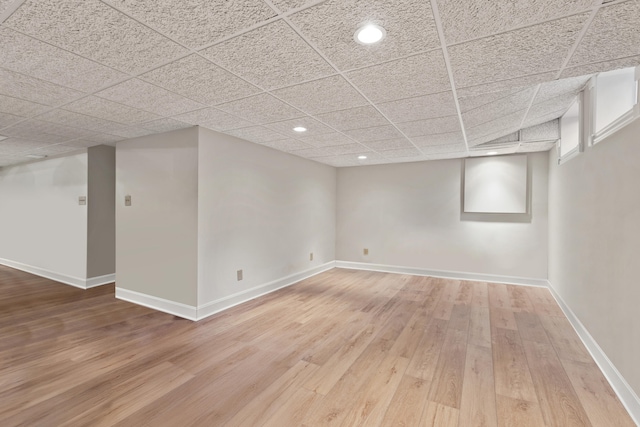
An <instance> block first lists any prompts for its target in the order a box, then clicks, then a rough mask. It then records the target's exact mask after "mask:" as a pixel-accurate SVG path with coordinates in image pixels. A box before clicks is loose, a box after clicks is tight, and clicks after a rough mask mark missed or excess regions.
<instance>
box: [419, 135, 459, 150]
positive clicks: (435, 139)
mask: <svg viewBox="0 0 640 427" xmlns="http://www.w3.org/2000/svg"><path fill="white" fill-rule="evenodd" d="M411 141H413V143H414V144H416V145H417V146H418V147H424V146H427V145H447V144H464V137H463V136H462V132H449V133H440V134H437V135H425V136H417V137H413V138H411Z"/></svg>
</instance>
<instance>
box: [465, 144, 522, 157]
mask: <svg viewBox="0 0 640 427" xmlns="http://www.w3.org/2000/svg"><path fill="white" fill-rule="evenodd" d="M519 146H520V144H519V143H515V144H502V145H498V146H486V147H484V146H480V147H475V148H473V149H472V150H471V151H470V152H469V154H470V155H471V156H473V157H480V156H486V155H487V153H488V152H489V151H490V152H492V155H494V154H513V153H515V152H517V151H518V147H519Z"/></svg>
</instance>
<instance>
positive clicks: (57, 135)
mask: <svg viewBox="0 0 640 427" xmlns="http://www.w3.org/2000/svg"><path fill="white" fill-rule="evenodd" d="M93 133H94V132H93V131H88V130H83V129H78V128H73V127H70V126H64V125H60V124H57V123H50V122H44V121H41V120H33V119H30V120H25V121H23V122H20V123H18V124H16V125H14V126H11V127H8V128H6V129H3V130H2V134H3V135H6V136H12V137H15V138H21V139H26V140H31V141H42V142H46V143H49V144H56V143H60V142H64V141H68V140H70V139H76V138H82V137H85V136H89V135H92V134H93Z"/></svg>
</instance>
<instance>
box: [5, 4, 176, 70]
mask: <svg viewBox="0 0 640 427" xmlns="http://www.w3.org/2000/svg"><path fill="white" fill-rule="evenodd" d="M5 25H6V26H7V27H10V28H14V29H16V30H18V31H20V32H22V33H26V34H29V35H31V36H33V37H36V38H38V39H40V40H44V41H46V42H49V43H52V44H54V45H56V46H60V47H62V48H64V49H67V50H70V51H72V52H74V53H77V54H80V55H82V56H85V57H87V58H91V59H93V60H95V61H97V62H99V63H101V64H105V65H109V66H111V67H113V68H116V69H118V70H120V71H124V72H129V73H135V72H140V71H142V70H144V69H147V68H150V67H151V66H153V65H155V64H158V63H161V62H163V61H166V60H167V58H175V57H177V56H179V55H183V54H185V53H186V52H187V50H186V49H184V48H183V47H181V46H180V45H178V44H176V43H174V42H172V41H171V40H169V39H168V38H166V37H164V36H162V35H160V34H158V33H156V32H155V31H153V30H150V29H149V28H148V27H145V26H144V25H142V24H140V23H138V22H136V21H134V20H133V19H131V18H129V17H128V16H126V15H124V14H122V13H120V12H118V11H116V10H114V9H113V8H111V7H109V6H107V5H106V4H105V3H103V2H100V1H98V0H84V1H58V0H27V1H26V2H25V3H24V4H23V5H22V6H21V7H20V8H19V9H18V10H17V11H16V12H15V13H14V14H13V15H11V16H10V17H9V19H7V20H6V21H5Z"/></svg>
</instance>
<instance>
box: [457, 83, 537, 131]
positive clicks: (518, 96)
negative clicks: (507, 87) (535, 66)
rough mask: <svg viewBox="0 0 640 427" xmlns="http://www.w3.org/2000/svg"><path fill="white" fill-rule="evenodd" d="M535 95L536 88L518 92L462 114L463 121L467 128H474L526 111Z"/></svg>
mask: <svg viewBox="0 0 640 427" xmlns="http://www.w3.org/2000/svg"><path fill="white" fill-rule="evenodd" d="M534 94H535V88H530V89H526V90H523V91H519V92H516V93H515V94H513V95H511V96H508V97H506V98H503V99H500V100H498V101H494V102H491V103H489V104H486V105H483V106H482V107H478V108H474V109H473V110H469V111H467V112H465V113H462V121H463V122H464V125H465V127H474V126H478V125H480V124H482V123H486V122H490V121H492V120H496V119H499V118H500V117H504V116H506V115H508V114H511V113H515V112H516V111H525V110H526V109H527V108H528V107H529V104H531V100H532V98H533V95H534Z"/></svg>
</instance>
